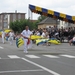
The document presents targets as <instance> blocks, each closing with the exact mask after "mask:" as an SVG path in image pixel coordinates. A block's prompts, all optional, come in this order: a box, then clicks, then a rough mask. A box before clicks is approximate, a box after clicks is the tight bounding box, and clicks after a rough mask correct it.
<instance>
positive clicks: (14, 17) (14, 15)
mask: <svg viewBox="0 0 75 75" xmlns="http://www.w3.org/2000/svg"><path fill="white" fill-rule="evenodd" d="M15 20H16V14H13V22H14V21H15Z"/></svg>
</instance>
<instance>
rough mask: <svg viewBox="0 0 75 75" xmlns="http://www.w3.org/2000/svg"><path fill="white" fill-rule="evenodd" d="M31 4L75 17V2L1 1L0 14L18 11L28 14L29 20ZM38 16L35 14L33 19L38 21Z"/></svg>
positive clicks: (73, 0)
mask: <svg viewBox="0 0 75 75" xmlns="http://www.w3.org/2000/svg"><path fill="white" fill-rule="evenodd" d="M29 4H32V5H35V6H39V7H43V8H46V9H51V10H53V11H57V12H62V13H65V14H68V15H71V16H75V0H0V13H2V12H15V10H17V11H18V12H23V13H26V18H28V6H29ZM38 16H39V15H37V14H33V19H37V18H38Z"/></svg>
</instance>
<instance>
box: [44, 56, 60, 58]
mask: <svg viewBox="0 0 75 75" xmlns="http://www.w3.org/2000/svg"><path fill="white" fill-rule="evenodd" d="M43 56H46V57H49V58H59V57H58V56H54V55H43Z"/></svg>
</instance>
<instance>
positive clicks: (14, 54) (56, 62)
mask: <svg viewBox="0 0 75 75" xmlns="http://www.w3.org/2000/svg"><path fill="white" fill-rule="evenodd" d="M28 52H29V53H28V54H25V53H24V52H23V46H22V47H20V48H17V47H16V45H15V41H14V43H13V45H10V44H9V42H7V41H6V42H5V44H2V42H1V39H0V75H75V46H69V44H68V43H62V44H61V45H53V44H51V46H42V45H40V46H36V45H35V44H33V46H32V48H31V49H29V50H28Z"/></svg>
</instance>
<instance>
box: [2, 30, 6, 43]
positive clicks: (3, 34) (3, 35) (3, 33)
mask: <svg viewBox="0 0 75 75" xmlns="http://www.w3.org/2000/svg"><path fill="white" fill-rule="evenodd" d="M4 37H5V32H4V31H2V43H4Z"/></svg>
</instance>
